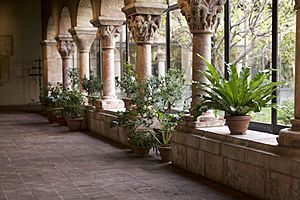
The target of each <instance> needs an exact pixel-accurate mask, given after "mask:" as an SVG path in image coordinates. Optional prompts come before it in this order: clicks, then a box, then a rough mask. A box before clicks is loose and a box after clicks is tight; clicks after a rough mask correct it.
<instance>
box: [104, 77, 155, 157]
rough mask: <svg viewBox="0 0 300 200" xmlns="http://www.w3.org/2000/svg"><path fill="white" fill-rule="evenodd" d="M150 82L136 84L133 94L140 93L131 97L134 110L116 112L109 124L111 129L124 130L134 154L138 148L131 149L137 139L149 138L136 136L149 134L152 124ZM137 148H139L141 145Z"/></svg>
mask: <svg viewBox="0 0 300 200" xmlns="http://www.w3.org/2000/svg"><path fill="white" fill-rule="evenodd" d="M150 82H151V81H150V79H147V80H145V81H141V82H138V83H137V90H136V91H135V92H138V91H142V92H139V95H135V96H132V101H133V102H135V108H134V109H126V111H124V112H118V113H117V116H116V118H115V119H113V120H112V121H111V124H110V125H111V127H122V128H123V129H124V132H125V134H126V136H127V139H128V143H129V145H130V147H131V148H132V150H133V151H134V152H135V150H137V149H138V151H140V149H139V148H133V147H134V146H136V145H137V144H138V143H137V141H138V140H139V139H149V137H150V136H148V135H147V136H145V134H141V135H140V136H137V135H136V134H140V133H141V132H142V133H144V132H147V134H148V133H150V132H151V131H150V130H151V129H150V126H151V125H152V124H153V118H154V117H155V114H154V112H153V98H152V97H153V93H152V90H151V87H150ZM152 136H153V134H152ZM132 138H134V143H132V141H133V140H132ZM141 142H142V141H141ZM138 146H139V147H141V145H138ZM148 152H149V151H148Z"/></svg>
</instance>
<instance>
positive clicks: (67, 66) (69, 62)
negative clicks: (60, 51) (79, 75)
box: [62, 57, 73, 89]
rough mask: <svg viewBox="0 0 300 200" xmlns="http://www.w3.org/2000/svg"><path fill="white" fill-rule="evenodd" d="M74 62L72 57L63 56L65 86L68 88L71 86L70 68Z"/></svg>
mask: <svg viewBox="0 0 300 200" xmlns="http://www.w3.org/2000/svg"><path fill="white" fill-rule="evenodd" d="M72 64H73V60H72V57H64V58H62V73H63V88H64V89H67V88H68V87H70V78H69V69H71V67H72Z"/></svg>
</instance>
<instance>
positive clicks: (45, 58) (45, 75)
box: [42, 44, 48, 86]
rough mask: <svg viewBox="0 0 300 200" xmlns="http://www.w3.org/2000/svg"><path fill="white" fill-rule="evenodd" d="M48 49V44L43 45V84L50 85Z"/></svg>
mask: <svg viewBox="0 0 300 200" xmlns="http://www.w3.org/2000/svg"><path fill="white" fill-rule="evenodd" d="M47 49H48V47H47V45H46V44H43V45H42V61H43V84H44V86H46V85H47V84H48V50H47Z"/></svg>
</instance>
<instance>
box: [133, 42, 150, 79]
mask: <svg viewBox="0 0 300 200" xmlns="http://www.w3.org/2000/svg"><path fill="white" fill-rule="evenodd" d="M136 69H137V74H138V79H139V80H144V79H145V78H147V77H150V76H151V74H152V68H151V44H138V45H137V49H136Z"/></svg>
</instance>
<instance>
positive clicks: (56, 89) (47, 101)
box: [40, 83, 62, 123]
mask: <svg viewBox="0 0 300 200" xmlns="http://www.w3.org/2000/svg"><path fill="white" fill-rule="evenodd" d="M61 91H62V87H61V85H60V84H59V83H57V85H51V84H50V83H48V84H47V86H44V87H42V89H41V94H40V102H41V105H42V111H43V113H44V114H45V115H46V116H47V118H48V121H49V122H50V123H54V122H56V113H57V107H58V105H57V101H58V99H59V95H60V93H61Z"/></svg>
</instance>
